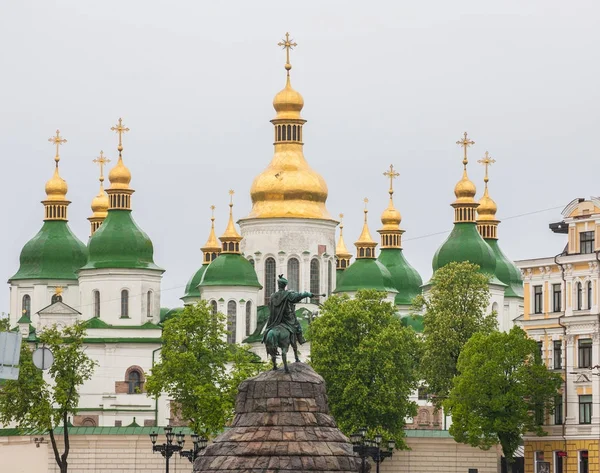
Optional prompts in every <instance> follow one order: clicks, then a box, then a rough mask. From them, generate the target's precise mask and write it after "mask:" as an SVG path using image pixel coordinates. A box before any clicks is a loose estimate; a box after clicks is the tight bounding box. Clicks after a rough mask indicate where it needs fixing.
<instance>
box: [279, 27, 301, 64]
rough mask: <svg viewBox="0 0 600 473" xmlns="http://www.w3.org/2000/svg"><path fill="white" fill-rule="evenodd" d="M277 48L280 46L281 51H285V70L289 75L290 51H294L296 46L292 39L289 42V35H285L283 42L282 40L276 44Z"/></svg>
mask: <svg viewBox="0 0 600 473" xmlns="http://www.w3.org/2000/svg"><path fill="white" fill-rule="evenodd" d="M277 46H281V48H282V49H285V68H286V69H287V71H288V74H289V73H290V69H291V68H292V65H291V64H290V49H294V48H295V47H296V46H298V44H297V43H295V42H294V40H293V39H292V40H291V41H290V34H289V33H286V34H285V40H283V39H282V40H281V41H280V42H279V43H277Z"/></svg>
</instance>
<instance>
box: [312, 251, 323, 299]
mask: <svg viewBox="0 0 600 473" xmlns="http://www.w3.org/2000/svg"><path fill="white" fill-rule="evenodd" d="M310 292H312V293H313V294H319V293H320V292H321V264H320V263H319V260H318V259H316V258H313V259H312V260H311V262H310ZM310 301H311V302H312V303H313V304H317V303H318V302H319V297H318V296H315V297H312V298H311V300H310Z"/></svg>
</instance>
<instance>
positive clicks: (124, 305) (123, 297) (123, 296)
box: [121, 289, 129, 319]
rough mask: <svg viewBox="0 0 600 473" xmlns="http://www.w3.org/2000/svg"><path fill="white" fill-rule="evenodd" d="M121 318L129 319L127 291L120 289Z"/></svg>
mask: <svg viewBox="0 0 600 473" xmlns="http://www.w3.org/2000/svg"><path fill="white" fill-rule="evenodd" d="M121 318H122V319H128V318H129V290H128V289H121Z"/></svg>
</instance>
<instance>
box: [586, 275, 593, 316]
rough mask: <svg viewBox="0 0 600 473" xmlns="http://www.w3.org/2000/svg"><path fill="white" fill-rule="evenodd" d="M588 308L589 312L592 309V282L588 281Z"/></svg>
mask: <svg viewBox="0 0 600 473" xmlns="http://www.w3.org/2000/svg"><path fill="white" fill-rule="evenodd" d="M586 288H587V291H586V292H587V308H588V310H589V309H591V308H592V281H588V282H587V285H586Z"/></svg>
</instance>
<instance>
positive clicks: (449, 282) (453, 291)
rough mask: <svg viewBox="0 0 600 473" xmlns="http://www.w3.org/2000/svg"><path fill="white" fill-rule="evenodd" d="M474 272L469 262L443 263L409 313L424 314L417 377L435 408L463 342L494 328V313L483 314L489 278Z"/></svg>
mask: <svg viewBox="0 0 600 473" xmlns="http://www.w3.org/2000/svg"><path fill="white" fill-rule="evenodd" d="M478 269H479V267H478V266H477V265H475V264H471V263H469V262H462V263H456V262H453V263H449V264H447V265H446V266H444V267H442V268H440V269H438V270H437V271H436V272H435V273H434V275H433V277H432V278H431V289H430V291H429V293H428V294H427V295H419V296H417V297H416V298H415V300H414V302H413V310H415V311H423V312H424V316H423V325H424V328H423V335H424V349H423V358H422V361H421V376H422V378H423V380H424V381H425V383H426V384H427V390H428V393H429V394H430V395H431V401H432V402H433V404H434V405H435V406H436V407H437V408H439V407H441V403H442V401H443V400H444V399H445V398H446V397H447V396H448V393H449V392H450V389H451V387H452V379H453V378H454V376H456V374H457V369H456V364H457V362H458V357H459V355H460V352H461V350H462V349H463V347H464V346H465V344H466V343H467V341H468V340H469V339H470V338H471V336H473V334H475V333H477V332H483V333H489V332H491V331H492V330H494V329H495V328H496V326H497V321H496V314H495V313H493V312H492V313H486V311H487V306H488V304H489V301H490V292H489V289H488V284H489V278H488V276H486V275H484V274H481V273H479V272H478Z"/></svg>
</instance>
